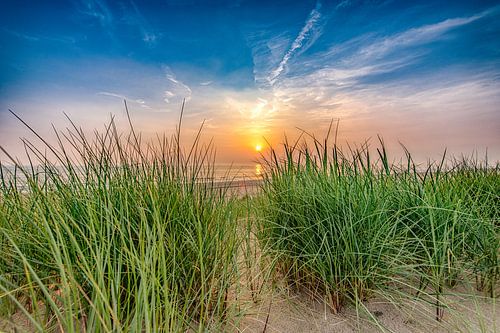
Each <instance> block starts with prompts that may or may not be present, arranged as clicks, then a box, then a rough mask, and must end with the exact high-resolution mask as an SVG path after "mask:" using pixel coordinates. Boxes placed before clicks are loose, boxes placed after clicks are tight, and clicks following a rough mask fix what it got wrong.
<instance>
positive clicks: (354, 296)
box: [259, 133, 500, 320]
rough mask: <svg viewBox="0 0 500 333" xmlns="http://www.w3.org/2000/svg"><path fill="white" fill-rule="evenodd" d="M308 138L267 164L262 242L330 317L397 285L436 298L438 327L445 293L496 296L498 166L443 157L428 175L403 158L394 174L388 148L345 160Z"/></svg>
mask: <svg viewBox="0 0 500 333" xmlns="http://www.w3.org/2000/svg"><path fill="white" fill-rule="evenodd" d="M304 134H305V137H306V139H302V138H303V137H304V135H303V136H301V138H299V139H298V140H297V141H295V142H293V143H290V142H288V141H287V140H285V142H284V144H283V147H282V150H277V149H274V148H271V149H270V152H269V155H267V156H263V163H264V165H265V166H266V167H265V168H266V169H267V173H266V177H265V180H264V185H263V196H264V199H263V204H262V213H261V218H260V230H259V239H260V242H261V246H262V248H263V250H264V251H265V253H266V254H267V257H268V258H271V261H272V262H273V263H274V267H275V273H276V274H278V276H279V277H284V278H285V279H286V280H287V281H288V282H289V284H290V285H291V286H295V287H300V288H301V289H305V290H306V291H308V292H309V293H311V294H313V295H315V296H318V297H320V298H322V299H324V300H325V301H326V302H327V303H328V304H330V307H331V309H332V311H333V312H338V311H339V310H341V308H342V307H343V305H345V304H346V303H347V302H354V303H356V304H358V305H359V304H362V302H363V301H364V300H366V299H367V298H369V297H370V296H371V295H372V294H373V293H378V294H384V290H385V289H387V288H388V286H394V285H396V286H398V287H400V288H406V289H410V290H412V292H414V293H415V294H417V295H418V294H419V293H421V292H424V293H425V294H426V295H429V294H431V296H432V299H433V300H434V301H433V302H435V305H436V319H438V320H440V319H441V317H442V315H443V307H442V303H441V300H440V296H441V294H442V293H443V290H444V288H448V287H451V286H453V285H454V284H455V283H456V282H457V280H458V279H463V278H466V279H469V280H470V279H472V280H474V278H476V279H477V281H478V283H477V287H478V289H483V288H485V290H487V291H488V294H489V295H490V296H495V289H496V288H497V287H498V279H499V277H500V275H499V273H500V271H499V267H500V266H499V250H500V242H499V241H500V237H499V220H500V215H499V211H498V209H499V207H500V188H499V184H500V167H499V165H498V164H497V165H496V166H493V167H491V166H487V165H486V164H485V163H483V164H481V163H479V162H478V161H476V160H472V159H467V158H463V159H461V160H451V161H450V162H448V163H447V162H446V159H445V157H446V156H445V155H444V156H443V160H442V161H440V162H437V163H429V164H428V165H427V166H426V167H425V168H422V167H421V166H418V165H417V164H416V163H415V162H414V161H413V159H412V156H411V154H410V153H409V152H408V151H407V150H406V149H405V152H406V161H405V162H404V163H397V164H395V163H391V161H390V159H389V156H388V154H387V151H386V149H385V145H384V142H383V141H382V140H381V139H380V142H379V145H378V147H377V148H376V150H371V149H370V147H369V146H368V144H366V145H363V146H361V147H358V148H355V149H351V148H350V149H349V150H347V151H343V150H342V149H340V148H339V147H338V146H337V145H336V143H335V142H334V143H331V142H330V140H328V136H327V138H326V139H325V140H323V141H319V140H317V139H316V138H315V137H314V136H312V135H309V134H307V133H304ZM308 137H309V139H308ZM373 151H375V152H376V153H375V154H376V155H375V156H374V155H373ZM429 287H430V288H431V291H430V292H429V291H428V289H429Z"/></svg>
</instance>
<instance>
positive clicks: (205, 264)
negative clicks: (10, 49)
mask: <svg viewBox="0 0 500 333" xmlns="http://www.w3.org/2000/svg"><path fill="white" fill-rule="evenodd" d="M20 120H21V119H20ZM129 120H130V119H129ZM21 121H22V122H24V121H23V120H21ZM69 123H70V125H71V127H70V128H69V129H67V130H66V131H56V130H55V131H54V136H55V139H56V141H57V144H55V145H54V144H50V143H49V142H48V141H47V140H46V139H44V138H42V137H40V136H38V138H37V139H38V140H39V141H38V143H36V142H31V141H27V140H25V141H23V143H24V147H25V149H26V156H27V158H28V159H29V162H30V163H29V165H22V164H21V163H20V162H17V160H16V159H15V158H14V157H11V156H10V155H9V153H8V152H7V151H5V150H3V149H2V150H3V153H4V154H5V156H7V157H8V158H10V159H11V163H10V164H9V167H7V166H6V165H3V166H1V167H0V170H1V174H0V247H1V248H2V255H1V256H0V309H1V310H0V315H1V316H3V317H5V318H9V316H11V315H12V314H14V313H16V314H19V315H21V316H22V317H23V318H26V320H27V321H28V324H29V327H31V328H32V329H33V330H36V331H40V332H46V331H47V332H82V331H87V332H109V331H113V332H122V331H124V332H135V331H138V332H158V331H179V332H180V331H199V332H203V331H237V330H238V325H237V324H238V318H240V317H242V316H244V315H245V314H244V311H243V310H242V307H241V306H240V305H241V304H239V302H240V300H241V299H244V296H245V294H246V293H248V292H247V290H246V289H248V288H249V286H248V285H247V283H246V282H245V281H247V280H250V281H251V280H252V279H251V278H250V279H246V278H245V274H246V273H248V272H251V271H259V273H258V274H259V276H260V280H261V281H262V284H267V285H270V286H272V285H274V284H276V281H280V283H282V284H285V285H287V286H289V287H291V288H292V289H293V290H295V291H296V292H306V293H307V294H309V295H312V296H314V297H315V298H316V299H320V300H322V301H324V302H325V304H327V305H328V306H329V308H330V310H331V311H332V312H334V313H338V312H340V311H341V310H342V309H343V308H345V307H349V306H355V307H363V304H364V302H365V301H366V300H369V299H370V298H372V297H380V296H383V295H385V294H387V293H389V292H390V289H391V290H399V291H400V292H401V293H406V294H407V295H411V297H422V299H424V298H425V299H426V300H427V301H428V300H429V299H432V304H429V306H434V307H435V319H436V320H438V321H439V320H441V318H442V316H443V312H444V311H445V309H446V305H445V303H443V301H442V299H441V298H440V295H441V294H442V293H443V291H444V290H445V289H450V288H453V287H454V286H455V285H456V284H458V283H461V282H462V281H469V282H470V283H471V284H473V285H474V286H475V287H476V288H477V289H478V290H480V291H482V292H484V293H485V295H486V296H488V297H493V298H494V297H497V296H498V286H499V283H498V281H499V279H500V262H499V254H500V233H499V228H500V166H499V165H498V164H496V165H488V164H487V163H486V161H478V160H475V159H468V158H462V159H460V160H458V159H449V158H447V157H446V156H443V160H442V161H438V162H437V163H429V165H427V166H426V167H422V166H420V165H417V164H416V163H414V161H413V159H412V156H411V154H410V153H409V152H408V151H406V150H405V151H406V160H405V161H404V163H397V164H396V163H392V162H391V160H390V158H389V156H388V153H387V152H386V149H385V148H384V143H383V141H382V140H380V142H379V144H378V148H377V149H375V150H373V151H372V149H371V147H369V146H368V145H367V146H362V147H360V148H357V149H350V150H348V151H342V149H341V148H339V146H338V145H337V144H336V142H335V141H336V140H332V138H329V137H328V136H327V137H326V138H325V139H324V140H321V141H319V140H317V139H315V138H314V137H313V136H312V135H309V134H307V133H304V135H303V136H302V137H301V138H300V139H299V140H297V141H295V142H293V143H289V142H287V141H286V140H285V141H284V143H283V145H282V146H280V147H279V148H276V149H273V148H272V147H270V148H268V149H267V151H266V152H265V155H263V156H262V163H263V165H264V170H265V172H264V175H263V180H262V182H261V184H260V185H259V186H260V190H259V191H258V193H257V194H256V195H255V196H254V197H253V198H251V199H249V198H248V197H247V198H241V196H239V195H235V194H234V193H232V192H231V191H230V189H229V184H230V182H227V181H225V182H218V181H216V179H215V177H214V170H215V168H216V163H215V151H214V148H213V147H212V146H211V145H210V144H208V145H205V144H203V142H202V140H201V129H200V132H198V135H197V136H196V138H195V140H194V143H193V144H192V145H191V146H189V147H187V148H186V147H184V146H183V145H182V143H181V142H180V141H181V140H180V137H181V135H180V132H181V130H180V127H179V128H178V130H177V132H176V133H174V134H173V135H172V136H171V137H166V136H164V137H158V139H157V140H156V141H155V142H143V140H142V139H141V135H140V134H139V133H136V132H135V131H134V128H133V127H132V124H130V125H131V126H130V132H129V133H119V132H117V130H116V126H115V122H114V120H113V119H112V120H111V121H110V122H109V124H108V125H107V126H106V127H105V128H104V130H103V131H101V132H95V133H94V135H93V136H88V135H85V134H84V131H83V130H82V129H81V128H79V127H78V126H77V125H75V124H73V123H72V122H71V120H70V119H69ZM26 126H27V129H28V130H32V129H31V127H30V126H29V125H28V124H26ZM33 133H34V135H35V136H37V134H36V132H35V131H33ZM332 141H333V142H332ZM374 152H375V153H374ZM256 249H257V250H256ZM253 251H257V252H258V253H259V255H258V256H253V255H252V253H253ZM254 266H255V267H259V269H254ZM250 284H252V283H250ZM250 289H252V293H253V292H255V293H258V292H259V290H262V286H260V287H259V288H257V287H255V288H254V287H252V288H250ZM252 295H253V294H252ZM253 300H254V301H255V302H257V301H258V300H257V298H255V297H254V299H253ZM374 320H376V319H375V318H374Z"/></svg>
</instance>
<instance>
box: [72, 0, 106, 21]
mask: <svg viewBox="0 0 500 333" xmlns="http://www.w3.org/2000/svg"><path fill="white" fill-rule="evenodd" d="M74 3H75V5H76V7H77V10H78V11H79V12H80V13H82V14H84V15H87V16H90V17H93V18H95V19H97V20H98V21H99V23H100V25H101V26H102V27H103V28H110V27H111V26H112V24H113V15H112V13H111V10H110V9H109V7H108V5H107V4H106V2H105V1H104V0H79V1H76V2H74Z"/></svg>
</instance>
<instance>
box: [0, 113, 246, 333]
mask: <svg viewBox="0 0 500 333" xmlns="http://www.w3.org/2000/svg"><path fill="white" fill-rule="evenodd" d="M56 136H57V138H58V140H59V141H58V142H59V145H58V146H51V145H49V144H48V143H47V142H46V141H45V140H44V139H42V138H40V139H41V140H42V143H43V144H44V147H43V148H42V149H43V151H49V152H50V154H48V155H45V154H44V153H42V149H39V148H37V146H36V145H35V144H32V143H30V142H25V147H26V150H27V156H28V157H29V160H30V163H31V164H30V165H29V166H21V165H19V164H16V165H15V166H14V170H12V169H10V172H9V171H7V169H6V168H4V167H2V170H3V172H2V176H1V185H0V247H1V248H2V255H1V256H0V299H1V300H2V302H3V303H4V304H5V303H6V302H7V300H8V303H10V304H11V305H12V306H13V307H14V308H15V309H17V310H18V311H22V312H23V313H24V314H25V316H26V317H28V318H29V320H30V321H31V325H32V327H34V328H35V329H36V330H37V331H40V332H42V331H44V332H45V331H55V330H59V331H64V332H80V331H87V332H111V331H113V332H122V331H123V332H158V331H186V330H192V331H204V330H206V329H210V328H212V329H220V327H221V325H223V323H224V321H225V318H226V316H227V315H228V314H230V312H231V308H230V307H229V305H228V302H227V299H228V293H229V289H230V287H231V286H232V285H233V284H234V283H235V276H236V272H237V267H236V250H237V248H238V246H239V244H238V238H237V233H236V227H237V225H236V216H235V215H234V214H233V212H232V211H231V209H230V205H231V199H230V198H228V197H227V195H226V190H227V189H226V188H221V187H220V186H219V185H217V184H215V183H214V180H213V179H214V178H213V172H214V150H213V148H212V147H211V146H204V145H202V144H201V143H200V142H199V136H198V137H197V139H196V141H195V143H194V144H193V145H192V147H190V149H188V150H187V151H185V150H183V149H182V148H181V144H180V142H179V138H180V135H179V132H178V133H176V135H174V136H172V138H161V139H158V141H157V142H156V143H149V144H147V145H146V144H143V143H142V142H141V139H140V137H139V136H138V135H136V133H135V132H134V130H133V128H131V133H130V134H129V135H128V136H124V135H120V134H118V133H117V131H116V129H115V126H114V122H113V121H111V122H110V123H109V125H108V126H107V127H106V129H105V131H104V133H96V134H95V136H94V137H91V138H89V137H86V136H85V135H84V134H83V132H82V131H81V130H80V129H79V128H77V127H73V129H72V130H69V131H68V132H56ZM8 173H10V175H9V174H8ZM12 173H16V174H17V176H22V178H23V179H24V182H25V183H26V185H27V187H26V188H24V189H23V190H22V191H21V190H20V189H19V184H16V180H15V178H14V177H13V175H12ZM199 179H203V180H204V181H199Z"/></svg>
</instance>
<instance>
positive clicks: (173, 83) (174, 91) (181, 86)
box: [164, 66, 193, 103]
mask: <svg viewBox="0 0 500 333" xmlns="http://www.w3.org/2000/svg"><path fill="white" fill-rule="evenodd" d="M164 71H165V77H166V79H167V81H168V82H169V83H170V87H169V88H168V89H167V90H165V92H164V95H165V98H164V101H165V103H170V102H172V99H173V98H176V99H175V100H174V102H175V103H178V102H180V101H182V99H184V98H185V99H186V100H187V101H189V100H190V99H191V95H192V94H193V91H192V90H191V88H190V87H189V86H188V85H187V84H185V83H184V82H182V81H181V80H179V79H177V77H176V75H175V74H174V73H173V71H172V70H171V69H170V68H169V67H167V66H166V67H164Z"/></svg>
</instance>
